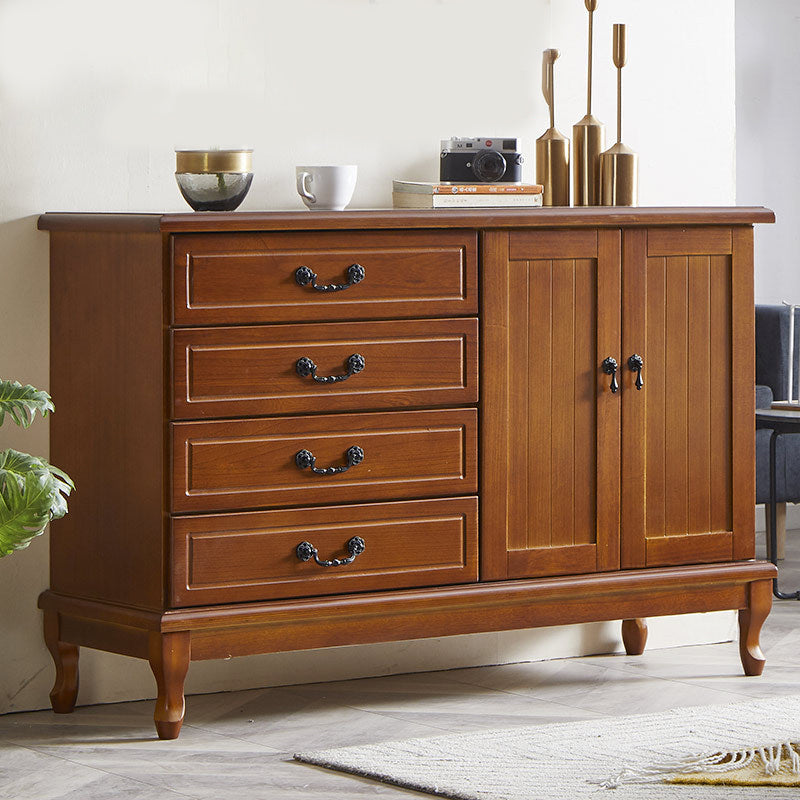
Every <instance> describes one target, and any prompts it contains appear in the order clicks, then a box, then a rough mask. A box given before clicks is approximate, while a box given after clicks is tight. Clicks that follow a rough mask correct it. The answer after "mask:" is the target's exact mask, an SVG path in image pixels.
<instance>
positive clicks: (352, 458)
mask: <svg viewBox="0 0 800 800" xmlns="http://www.w3.org/2000/svg"><path fill="white" fill-rule="evenodd" d="M344 455H345V458H346V459H347V463H346V464H343V465H342V466H340V467H318V466H316V463H317V457H316V456H315V455H314V454H313V453H312V452H311V451H310V450H301V451H300V452H299V453H298V454H297V455H296V456H295V457H294V463H295V464H297V466H298V468H299V469H310V470H311V471H312V472H313V473H314V474H315V475H338V474H339V473H340V472H347V470H349V469H350V467H356V466H358V465H359V464H360V463H361V462H362V461H363V460H364V451H363V450H362V449H361V448H360V447H359V446H358V445H353V446H352V447H349V448H348V449H347V452H346V453H345V454H344Z"/></svg>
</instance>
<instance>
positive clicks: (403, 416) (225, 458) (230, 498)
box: [172, 409, 478, 512]
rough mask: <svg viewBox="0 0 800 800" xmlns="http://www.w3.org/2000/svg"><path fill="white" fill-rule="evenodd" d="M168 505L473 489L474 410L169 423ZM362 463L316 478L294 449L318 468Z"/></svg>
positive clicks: (262, 504)
mask: <svg viewBox="0 0 800 800" xmlns="http://www.w3.org/2000/svg"><path fill="white" fill-rule="evenodd" d="M172 436H173V457H174V466H173V475H174V483H173V494H172V510H173V511H174V512H183V511H224V510H233V511H235V510H240V509H248V508H270V507H276V506H296V505H303V506H305V505H314V504H332V503H352V502H358V501H366V500H394V499H412V498H423V497H437V496H438V497H441V496H444V497H448V496H450V495H458V494H475V493H476V492H477V490H478V476H477V459H478V445H477V412H476V411H475V409H442V410H438V411H397V412H394V413H392V414H335V415H324V416H309V417H285V418H284V417H270V418H264V419H252V420H235V421H224V422H177V423H173V425H172ZM352 446H358V447H361V448H362V450H363V451H364V460H363V461H362V462H361V463H360V464H356V465H354V466H352V467H351V468H350V469H348V470H347V471H346V472H340V473H338V474H334V475H316V474H313V473H312V472H311V470H310V469H300V468H299V467H298V466H297V464H296V463H295V456H296V454H297V453H298V452H299V451H300V450H308V451H310V452H311V453H313V455H314V456H315V457H316V459H317V464H316V466H317V467H318V468H327V467H331V466H343V465H346V463H347V459H346V455H345V454H346V451H347V450H348V448H350V447H352Z"/></svg>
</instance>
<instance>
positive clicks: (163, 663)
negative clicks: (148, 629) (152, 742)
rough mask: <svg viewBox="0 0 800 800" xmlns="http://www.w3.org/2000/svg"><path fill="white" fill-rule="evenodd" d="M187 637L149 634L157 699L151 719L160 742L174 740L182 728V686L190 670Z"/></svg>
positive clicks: (151, 663)
mask: <svg viewBox="0 0 800 800" xmlns="http://www.w3.org/2000/svg"><path fill="white" fill-rule="evenodd" d="M190 659H191V643H190V636H189V633H188V632H186V631H177V632H175V633H151V634H150V651H149V658H148V660H149V661H150V668H151V669H152V670H153V675H154V676H155V679H156V686H157V688H158V697H157V698H156V708H155V713H154V715H153V719H154V721H155V724H156V731H157V732H158V738H159V739H177V738H178V734H179V733H180V732H181V725H182V724H183V715H184V711H185V709H186V703H185V701H184V697H183V682H184V680H185V678H186V673H187V671H188V669H189V661H190Z"/></svg>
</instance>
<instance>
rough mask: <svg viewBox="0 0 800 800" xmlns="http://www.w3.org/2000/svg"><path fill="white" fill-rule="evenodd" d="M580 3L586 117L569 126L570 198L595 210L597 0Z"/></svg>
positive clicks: (599, 143) (599, 134)
mask: <svg viewBox="0 0 800 800" xmlns="http://www.w3.org/2000/svg"><path fill="white" fill-rule="evenodd" d="M584 3H585V5H586V10H587V11H588V12H589V67H588V71H587V72H588V74H587V80H586V116H585V117H584V118H583V119H582V120H581V121H580V122H578V123H577V124H575V125H573V126H572V141H573V143H574V146H575V151H574V153H573V160H572V186H573V189H572V196H573V202H574V204H575V205H576V206H596V205H599V204H600V153H601V152H602V150H603V143H604V140H605V127H604V126H603V123H602V122H600V121H599V120H598V119H597V118H596V117H593V116H592V42H593V38H594V36H593V22H594V11H595V9H596V8H597V0H584Z"/></svg>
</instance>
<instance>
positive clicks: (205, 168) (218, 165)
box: [175, 150, 253, 211]
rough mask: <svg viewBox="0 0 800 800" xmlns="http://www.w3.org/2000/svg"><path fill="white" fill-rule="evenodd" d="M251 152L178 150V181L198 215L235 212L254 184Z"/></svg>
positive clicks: (176, 173) (182, 191)
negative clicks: (200, 213)
mask: <svg viewBox="0 0 800 800" xmlns="http://www.w3.org/2000/svg"><path fill="white" fill-rule="evenodd" d="M252 166H253V151H252V150H176V151H175V180H176V181H177V182H178V188H179V189H180V191H181V194H182V195H183V199H184V200H186V202H187V203H188V204H189V205H190V206H191V207H192V208H193V209H194V210H195V211H233V210H234V209H236V208H238V207H239V206H240V205H241V203H242V200H244V198H245V197H246V196H247V192H248V191H249V190H250V184H251V183H252V182H253V172H252Z"/></svg>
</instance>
